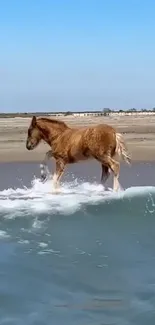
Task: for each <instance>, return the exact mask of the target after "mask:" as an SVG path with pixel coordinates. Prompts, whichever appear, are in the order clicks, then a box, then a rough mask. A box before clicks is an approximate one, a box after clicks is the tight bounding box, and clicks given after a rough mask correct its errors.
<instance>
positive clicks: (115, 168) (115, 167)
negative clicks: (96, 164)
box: [102, 157, 120, 191]
mask: <svg viewBox="0 0 155 325" xmlns="http://www.w3.org/2000/svg"><path fill="white" fill-rule="evenodd" d="M102 166H108V168H110V169H111V170H112V172H113V174H114V181H113V190H114V191H118V190H119V189H120V184H119V181H118V179H119V170H120V164H119V162H117V161H116V160H114V159H112V158H111V157H104V160H103V159H102ZM106 177H107V176H106Z"/></svg>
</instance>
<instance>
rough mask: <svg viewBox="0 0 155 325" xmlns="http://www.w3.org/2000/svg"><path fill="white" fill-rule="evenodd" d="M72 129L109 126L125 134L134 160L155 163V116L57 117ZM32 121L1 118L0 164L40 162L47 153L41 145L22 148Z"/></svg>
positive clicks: (47, 147) (45, 145) (44, 145)
mask: <svg viewBox="0 0 155 325" xmlns="http://www.w3.org/2000/svg"><path fill="white" fill-rule="evenodd" d="M57 118H59V119H63V120H64V121H65V122H66V123H67V124H69V125H70V126H72V127H76V126H79V127H82V126H88V125H95V124H98V123H108V124H110V125H112V126H115V127H116V128H117V130H118V131H119V132H122V133H123V134H124V138H125V140H126V144H127V147H128V149H129V152H130V154H131V156H132V160H133V161H148V162H149V161H155V116H144V117H142V116H120V117H112V116H110V117H104V116H103V117H90V116H89V117H74V116H66V117H57ZM30 120H31V118H20V117H16V118H0V153H1V155H0V162H13V161H14V162H15V161H18V162H20V161H29V162H31V161H36V162H38V161H41V160H42V159H43V157H44V154H45V152H46V151H47V150H49V146H47V144H44V143H42V144H40V145H39V146H38V148H36V149H35V150H34V151H31V152H29V151H28V150H27V149H26V147H25V142H26V137H27V129H28V127H29V124H30Z"/></svg>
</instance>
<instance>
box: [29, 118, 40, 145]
mask: <svg viewBox="0 0 155 325" xmlns="http://www.w3.org/2000/svg"><path fill="white" fill-rule="evenodd" d="M41 139H42V136H41V132H40V130H39V128H38V127H37V119H36V117H35V116H33V117H32V121H31V124H30V126H29V128H28V135H27V140H26V148H27V149H28V150H33V149H34V148H36V147H37V145H38V144H39V142H40V141H41Z"/></svg>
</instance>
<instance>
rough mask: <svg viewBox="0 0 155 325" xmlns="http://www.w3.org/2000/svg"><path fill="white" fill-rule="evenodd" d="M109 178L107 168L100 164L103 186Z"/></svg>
mask: <svg viewBox="0 0 155 325" xmlns="http://www.w3.org/2000/svg"><path fill="white" fill-rule="evenodd" d="M109 176H110V171H109V167H108V166H105V165H103V164H102V173H101V182H102V183H103V184H105V183H106V181H107V179H108V177H109Z"/></svg>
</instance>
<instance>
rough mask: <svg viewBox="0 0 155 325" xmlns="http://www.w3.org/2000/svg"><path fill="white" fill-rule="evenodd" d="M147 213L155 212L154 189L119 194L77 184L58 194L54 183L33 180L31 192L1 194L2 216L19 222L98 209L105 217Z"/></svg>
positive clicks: (11, 190) (63, 187) (64, 187)
mask: <svg viewBox="0 0 155 325" xmlns="http://www.w3.org/2000/svg"><path fill="white" fill-rule="evenodd" d="M135 206H136V209H138V210H140V211H141V209H142V210H143V212H144V213H146V212H149V213H154V212H155V187H153V186H146V187H145V186H142V187H130V188H127V189H126V190H121V191H120V192H118V193H115V192H113V191H112V189H110V188H109V189H108V190H105V188H104V187H103V186H102V185H101V184H97V183H89V182H84V183H82V182H80V183H79V182H78V181H77V180H74V181H73V182H70V183H68V182H67V183H64V184H62V185H61V187H60V191H59V192H57V193H55V192H54V189H53V186H52V181H51V180H48V181H46V183H44V184H43V183H42V182H41V181H40V180H39V179H34V180H33V181H32V185H31V187H30V188H27V187H24V186H23V188H9V189H5V190H3V191H0V216H1V217H4V218H16V217H20V216H23V215H24V216H28V215H34V214H35V215H40V214H44V215H46V214H50V215H56V214H63V215H69V214H75V213H76V212H77V211H82V212H83V213H84V212H87V211H88V212H89V213H92V214H93V213H94V208H95V209H96V207H98V210H99V211H102V213H103V214H104V213H106V214H107V213H108V212H110V213H111V212H112V210H113V209H114V211H115V212H116V210H115V209H116V207H117V212H118V211H122V209H125V212H126V213H127V212H128V211H129V212H130V213H131V210H132V209H133V210H134V209H135Z"/></svg>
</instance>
